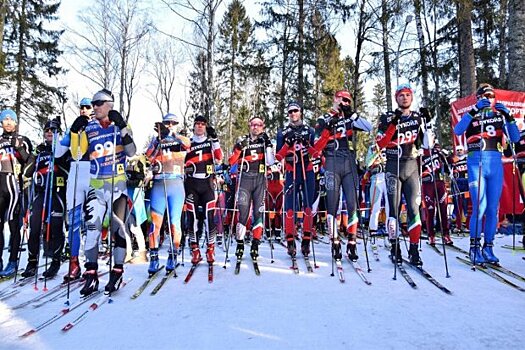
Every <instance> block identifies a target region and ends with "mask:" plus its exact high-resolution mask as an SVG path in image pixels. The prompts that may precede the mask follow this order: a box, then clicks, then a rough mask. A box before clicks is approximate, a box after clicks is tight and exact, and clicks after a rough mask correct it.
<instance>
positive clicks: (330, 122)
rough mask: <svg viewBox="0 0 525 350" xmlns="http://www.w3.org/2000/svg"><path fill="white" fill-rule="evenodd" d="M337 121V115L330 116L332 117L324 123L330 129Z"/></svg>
mask: <svg viewBox="0 0 525 350" xmlns="http://www.w3.org/2000/svg"><path fill="white" fill-rule="evenodd" d="M337 123H339V118H338V117H332V118H330V120H328V122H327V123H326V124H327V126H328V129H330V130H332V129H333V128H335V126H336V125H337Z"/></svg>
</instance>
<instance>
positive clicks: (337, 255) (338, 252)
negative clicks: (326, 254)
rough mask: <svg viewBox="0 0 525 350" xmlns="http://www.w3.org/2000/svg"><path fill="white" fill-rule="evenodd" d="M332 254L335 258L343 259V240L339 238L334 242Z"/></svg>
mask: <svg viewBox="0 0 525 350" xmlns="http://www.w3.org/2000/svg"><path fill="white" fill-rule="evenodd" d="M332 254H333V257H334V259H335V260H339V261H341V260H342V259H343V253H341V242H339V241H338V240H336V241H334V242H333V243H332Z"/></svg>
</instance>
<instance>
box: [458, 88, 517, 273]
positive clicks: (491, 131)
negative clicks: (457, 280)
mask: <svg viewBox="0 0 525 350" xmlns="http://www.w3.org/2000/svg"><path fill="white" fill-rule="evenodd" d="M476 98H477V102H476V104H475V106H474V107H473V108H472V109H471V110H470V111H469V112H467V113H465V114H463V117H462V118H461V120H460V121H459V122H458V123H457V124H456V126H455V127H454V133H455V134H456V135H462V134H465V136H466V138H467V148H468V157H467V172H468V179H469V190H470V198H471V200H472V216H471V219H470V252H469V254H470V260H471V261H472V263H474V264H483V263H485V262H488V263H498V262H499V259H498V258H497V257H496V256H495V255H494V252H493V249H492V247H493V245H494V235H495V234H496V226H497V223H498V216H497V213H498V205H499V199H500V196H501V191H502V186H503V165H502V162H501V152H502V142H503V135H506V136H507V137H510V141H512V142H518V141H519V139H520V133H519V130H518V127H517V126H516V122H515V120H514V117H513V116H512V115H511V114H510V111H509V109H508V108H507V107H505V105H504V104H503V103H501V102H497V101H496V95H495V92H494V88H493V87H492V86H491V85H490V84H485V83H484V84H481V85H480V86H479V88H478V90H477V91H476ZM483 223H484V224H483ZM481 232H484V243H483V250H482V251H480V244H481Z"/></svg>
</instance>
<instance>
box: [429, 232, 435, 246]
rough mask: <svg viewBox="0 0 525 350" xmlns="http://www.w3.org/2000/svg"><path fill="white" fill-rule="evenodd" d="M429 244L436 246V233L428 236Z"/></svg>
mask: <svg viewBox="0 0 525 350" xmlns="http://www.w3.org/2000/svg"><path fill="white" fill-rule="evenodd" d="M428 244H430V245H431V246H432V247H435V246H436V236H435V235H429V236H428Z"/></svg>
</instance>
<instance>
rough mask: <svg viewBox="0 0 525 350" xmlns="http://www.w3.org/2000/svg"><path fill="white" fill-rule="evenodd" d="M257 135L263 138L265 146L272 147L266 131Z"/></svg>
mask: <svg viewBox="0 0 525 350" xmlns="http://www.w3.org/2000/svg"><path fill="white" fill-rule="evenodd" d="M259 137H260V138H262V139H263V141H264V146H265V147H272V142H271V141H270V137H269V136H268V134H267V133H265V132H263V133H262V134H260V135H259Z"/></svg>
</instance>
